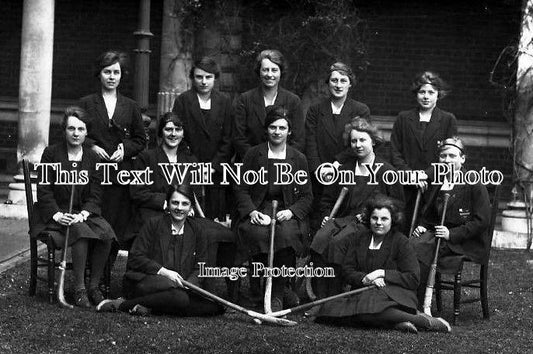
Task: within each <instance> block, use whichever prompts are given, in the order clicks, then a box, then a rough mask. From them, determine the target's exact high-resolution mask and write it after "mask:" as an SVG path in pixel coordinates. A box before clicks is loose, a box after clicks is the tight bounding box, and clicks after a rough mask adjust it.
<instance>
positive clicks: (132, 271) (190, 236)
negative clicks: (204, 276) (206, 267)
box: [97, 184, 224, 316]
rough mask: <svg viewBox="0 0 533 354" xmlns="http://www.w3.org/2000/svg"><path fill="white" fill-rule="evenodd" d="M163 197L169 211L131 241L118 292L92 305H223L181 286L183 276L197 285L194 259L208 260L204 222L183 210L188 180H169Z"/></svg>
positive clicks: (189, 200) (187, 311) (190, 311)
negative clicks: (122, 295)
mask: <svg viewBox="0 0 533 354" xmlns="http://www.w3.org/2000/svg"><path fill="white" fill-rule="evenodd" d="M165 200H166V202H167V205H168V210H169V213H166V214H165V215H161V216H158V217H155V218H152V219H150V220H149V221H148V222H147V223H146V224H145V225H144V226H143V228H142V230H141V233H140V235H139V237H138V238H137V239H136V240H135V242H134V243H133V246H132V248H131V251H130V253H129V256H128V264H127V270H126V274H125V275H124V292H125V293H126V298H127V300H124V299H122V298H119V299H116V300H106V301H103V302H102V303H100V304H99V305H98V307H97V311H116V310H119V311H124V312H130V313H132V314H147V313H150V312H153V313H155V314H170V315H177V316H213V315H219V314H222V313H224V308H223V307H221V306H220V305H218V304H216V303H214V302H212V301H210V300H207V299H205V298H203V297H201V296H199V295H197V294H195V293H193V292H191V291H190V290H188V289H186V288H184V286H183V284H182V282H181V281H182V280H183V279H186V280H187V281H188V282H191V283H193V284H195V285H199V283H200V279H201V278H199V277H198V275H199V264H200V263H201V262H206V260H207V239H206V235H205V233H204V229H203V227H201V226H200V225H198V223H197V222H196V220H195V219H194V218H190V217H188V216H187V215H189V213H190V212H191V210H192V207H193V200H194V194H193V191H192V189H191V188H190V186H188V185H186V184H182V185H179V186H170V187H169V188H168V191H167V193H166V197H165Z"/></svg>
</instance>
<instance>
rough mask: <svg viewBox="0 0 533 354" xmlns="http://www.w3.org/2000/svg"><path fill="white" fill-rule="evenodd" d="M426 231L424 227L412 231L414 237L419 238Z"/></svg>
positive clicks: (420, 226)
mask: <svg viewBox="0 0 533 354" xmlns="http://www.w3.org/2000/svg"><path fill="white" fill-rule="evenodd" d="M427 230H428V229H426V228H425V227H424V226H422V225H419V226H417V227H416V229H415V230H414V231H413V236H414V237H420V236H422V234H423V233H424V232H426V231H427Z"/></svg>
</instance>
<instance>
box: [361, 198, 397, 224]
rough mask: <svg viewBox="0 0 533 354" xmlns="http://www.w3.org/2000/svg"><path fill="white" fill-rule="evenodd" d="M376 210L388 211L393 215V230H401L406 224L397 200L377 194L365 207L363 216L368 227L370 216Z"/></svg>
mask: <svg viewBox="0 0 533 354" xmlns="http://www.w3.org/2000/svg"><path fill="white" fill-rule="evenodd" d="M376 209H387V210H388V211H389V212H390V215H391V221H392V225H391V230H392V229H394V230H401V228H402V227H403V224H404V219H405V216H404V213H403V210H402V209H401V208H400V206H399V202H398V201H397V200H395V199H394V198H391V197H389V196H386V195H383V194H377V195H376V196H374V197H373V198H371V199H370V200H368V202H367V203H366V205H365V212H364V214H363V223H365V224H366V225H367V226H369V225H370V216H371V215H372V212H373V211H374V210H376Z"/></svg>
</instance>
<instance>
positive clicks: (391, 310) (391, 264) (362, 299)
mask: <svg viewBox="0 0 533 354" xmlns="http://www.w3.org/2000/svg"><path fill="white" fill-rule="evenodd" d="M364 218H365V220H364V222H365V224H366V225H367V226H369V229H367V228H364V229H363V228H360V229H358V230H360V232H359V234H358V235H357V237H352V238H350V245H349V247H348V253H347V254H346V257H345V262H344V263H343V265H342V271H343V275H344V277H345V279H346V281H347V282H348V283H349V284H350V285H351V286H352V288H353V289H355V288H361V287H363V286H369V285H374V286H375V288H373V289H371V290H368V291H365V292H362V293H359V294H356V295H353V296H351V297H345V298H342V299H339V300H336V301H331V302H328V303H325V304H324V306H323V307H322V308H321V310H320V312H319V315H318V316H319V317H318V319H317V321H318V322H321V323H336V324H344V325H362V326H371V327H388V328H395V329H397V330H402V331H406V332H412V333H417V332H418V329H424V330H427V331H439V332H449V331H451V327H450V325H449V324H448V322H446V321H445V320H443V319H442V318H433V317H431V316H428V315H425V314H423V313H419V312H417V310H416V308H417V299H416V289H417V286H418V282H419V269H418V264H417V259H416V254H415V252H414V251H413V249H412V248H411V246H410V244H409V240H408V239H407V238H406V237H405V236H404V235H403V234H402V233H400V232H399V231H397V229H398V228H399V227H400V224H401V218H403V215H402V213H401V212H400V211H399V209H398V207H397V206H396V205H395V202H394V201H393V200H392V199H391V198H389V197H385V196H377V197H375V198H374V199H371V200H370V201H369V202H368V204H367V206H366V210H365V213H364Z"/></svg>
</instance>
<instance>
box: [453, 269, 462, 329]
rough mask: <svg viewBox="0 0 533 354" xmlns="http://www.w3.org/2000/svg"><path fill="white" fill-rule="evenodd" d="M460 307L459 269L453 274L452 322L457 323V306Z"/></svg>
mask: <svg viewBox="0 0 533 354" xmlns="http://www.w3.org/2000/svg"><path fill="white" fill-rule="evenodd" d="M460 307H461V271H458V272H457V273H456V274H455V282H454V284H453V324H454V325H455V324H456V323H457V318H458V317H459V308H460Z"/></svg>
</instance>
